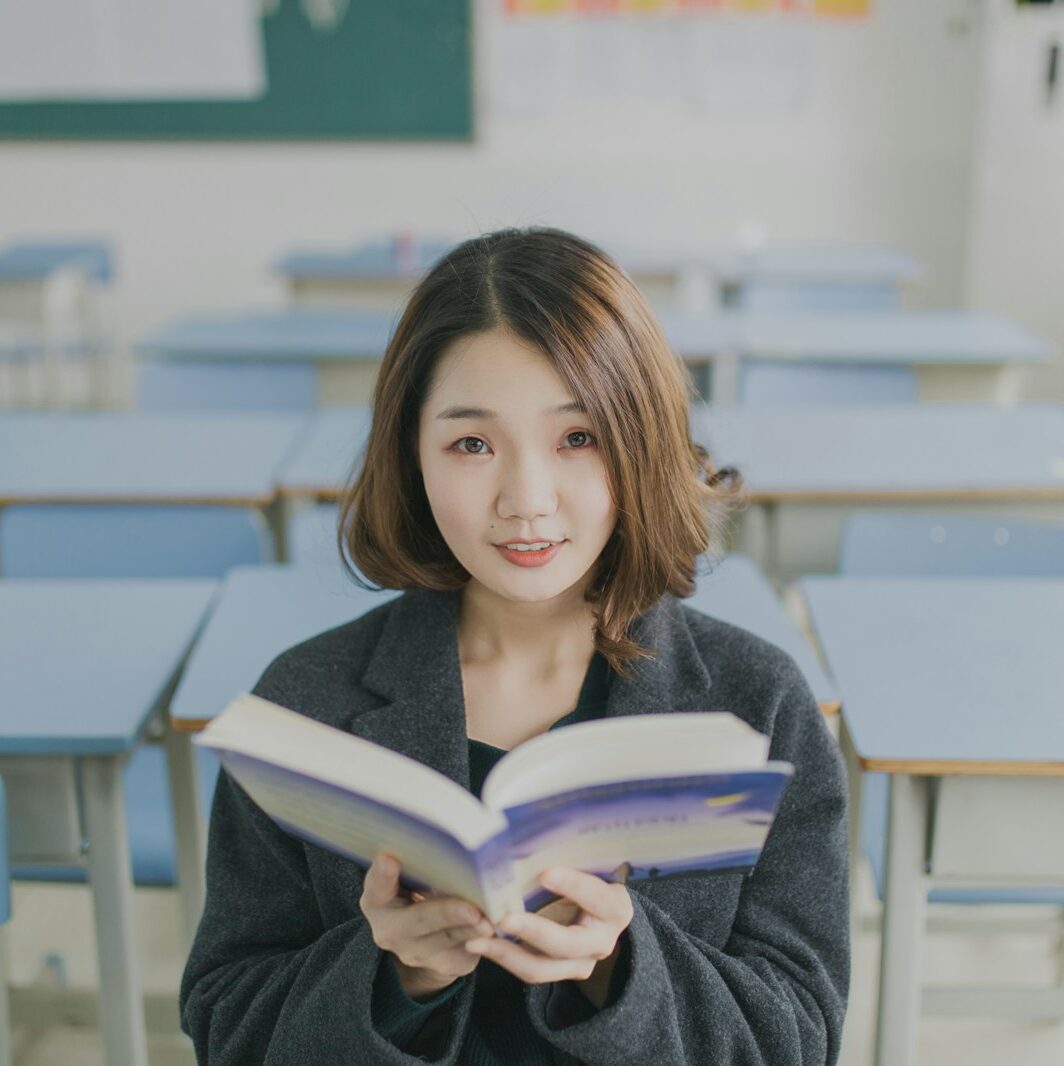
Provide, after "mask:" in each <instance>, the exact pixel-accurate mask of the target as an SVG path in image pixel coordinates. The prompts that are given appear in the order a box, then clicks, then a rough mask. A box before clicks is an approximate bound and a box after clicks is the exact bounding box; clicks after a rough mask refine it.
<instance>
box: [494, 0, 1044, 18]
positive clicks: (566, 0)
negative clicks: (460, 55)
mask: <svg viewBox="0 0 1064 1066" xmlns="http://www.w3.org/2000/svg"><path fill="white" fill-rule="evenodd" d="M1017 2H1018V3H1024V2H1027V3H1038V2H1042V3H1045V2H1047V0H1017ZM1048 2H1052V0H1048ZM503 4H504V7H505V12H506V14H507V15H509V16H514V17H517V16H524V15H579V16H595V15H640V14H642V15H653V14H662V13H670V12H675V13H682V14H689V13H701V14H713V13H719V14H727V13H735V12H738V13H747V14H758V13H763V12H781V13H783V14H788V15H807V16H813V17H819V18H853V17H862V18H863V17H864V16H866V15H868V14H869V12H870V10H871V7H872V0H503Z"/></svg>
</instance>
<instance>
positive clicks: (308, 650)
mask: <svg viewBox="0 0 1064 1066" xmlns="http://www.w3.org/2000/svg"><path fill="white" fill-rule="evenodd" d="M458 605H459V597H458V594H457V593H435V592H408V593H406V594H405V595H403V596H402V597H400V598H399V599H397V600H394V601H392V602H390V603H386V604H384V605H382V606H381V607H378V608H377V609H375V610H373V611H371V612H370V613H369V614H367V615H365V616H363V617H362V618H359V619H356V620H355V621H353V622H350V623H348V624H347V625H344V626H340V627H339V628H337V629H333V630H330V631H329V632H327V633H322V634H321V635H320V636H317V637H314V638H313V639H311V640H308V641H306V642H305V643H303V644H300V645H299V646H297V647H295V648H292V649H290V650H289V651H287V652H285V653H284V654H282V655H281V656H279V657H278V658H277V659H276V660H275V661H274V662H273V663H272V664H271V665H270V666H269V668H268V669H267V670H266V672H265V673H264V674H263V676H262V678H261V680H260V681H259V684H258V685H257V687H256V689H255V691H256V693H258V694H259V695H262V696H264V697H266V698H267V699H271V700H274V701H276V702H278V703H281V704H283V705H285V706H287V707H290V708H292V709H294V710H297V711H300V712H302V713H304V714H307V715H310V716H312V717H314V718H317V719H319V720H321V721H323V722H327V723H329V724H330V725H334V726H338V727H340V728H341V729H345V730H349V731H351V732H352V733H355V734H357V735H359V736H361V737H365V738H366V739H368V740H372V741H375V742H376V743H378V744H382V745H384V746H386V747H388V748H391V749H393V750H395V751H400V752H403V753H404V754H406V755H409V756H411V757H413V758H415V759H418V760H420V761H421V762H423V763H427V764H428V765H429V766H432V767H434V768H435V769H437V770H439V771H440V772H441V773H443V774H446V775H447V776H449V777H451V778H453V779H454V780H455V781H458V782H459V783H460V784H462V785H463V786H465V787H468V786H469V753H468V743H467V736H466V723H465V706H464V701H463V695H462V679H461V671H460V667H459V661H458V645H457V618H458ZM633 635H634V636H635V637H636V639H637V640H639V641H640V643H642V644H643V645H644V646H647V647H651V648H654V649H656V652H657V656H656V658H655V659H653V660H645V661H643V662H640V663H639V664H638V665H636V667H635V676H634V677H633V679H632V680H630V681H624V680H622V679H620V678H619V677H615V678H614V681H613V684H612V687H611V690H610V696H609V702H608V704H607V715H608V716H613V715H622V714H654V713H657V712H662V711H702V710H730V711H733V712H734V713H736V714H737V715H739V716H740V717H742V718H744V719H745V720H746V721H748V722H749V723H750V724H751V725H752V726H754V727H755V728H756V729H758V730H759V731H761V732H762V733H765V734H767V735H769V736H770V737H771V750H770V757H771V758H773V759H786V760H788V761H790V762H792V763H794V765H795V767H796V771H795V776H794V779H793V781H792V783H791V785H790V787H789V788H788V790H787V791H786V792H785V794H784V798H783V801H782V804H781V806H780V810H779V813H778V816H777V819H776V822H775V824H774V825H773V827H772V829H771V831H770V833H769V836H768V840H767V841H766V844H765V848H764V851H763V853H762V856H761V859H760V860H759V862H758V865H757V867H756V868H755V870H754V872H753V873H752V874H750V875H749V876H748V877H744V876H742V875H741V874H725V875H716V876H701V875H699V876H693V877H678V878H664V879H661V880H657V881H649V882H642V883H633V884H631V885H630V886H629V888H630V893H631V896H632V902H633V905H634V908H635V917H634V919H633V921H632V924H631V926H630V927H629V929H628V930H627V932H626V933H625V934H624V935H625V936H627V937H629V938H630V941H629V943H630V949H631V954H630V967H631V968H630V972H629V974H628V979H627V982H626V984H625V986H624V989H623V991H622V993H621V994H620V996H619V997H618V999H617V1000H616V1001H615V1002H614V1003H613V1004H611V1005H610V1006H609V1007H607V1008H606V1009H604V1010H602V1011H599V1012H597V1013H596V1014H593V1015H592V1017H591V1018H590V1019H589V1020H583V1021H580V1022H578V1023H577V1024H571V1025H565V1024H564V1019H560V1018H559V1017H558V1015H557V1013H556V1012H554V1011H552V1008H551V1000H552V986H550V985H531V986H529V987H528V989H527V994H526V1003H527V1009H528V1012H529V1015H530V1017H531V1019H532V1022H533V1024H534V1026H535V1028H536V1030H537V1031H538V1032H539V1033H540V1034H541V1035H542V1036H543V1038H544V1039H545V1040H547V1041H548V1042H549V1043H550V1044H551V1046H552V1047H553V1048H554V1049H556V1050H557V1052H558V1054H557V1055H556V1058H557V1060H558V1061H559V1062H563V1063H571V1062H573V1061H576V1062H580V1063H589V1064H594V1066H646V1064H647V1063H649V1062H655V1063H660V1064H663V1066H664V1064H677V1066H679V1064H687V1063H689V1064H695V1063H698V1064H700V1066H701V1064H708V1063H712V1064H720V1066H755V1064H764V1066H798V1064H803V1066H813V1064H822V1063H829V1064H830V1063H834V1062H835V1061H836V1058H837V1056H838V1052H839V1039H840V1035H841V1030H842V1021H843V1014H844V1011H845V1003H846V996H847V990H848V983H849V942H848V918H847V907H848V864H847V832H846V793H845V787H844V780H843V770H842V763H841V759H840V757H839V753H838V749H837V747H836V745H835V743H834V741H833V740H832V738H831V736H830V734H829V733H828V731H827V729H826V728H825V725H824V722H823V720H822V718H821V714H820V711H819V709H818V707H817V705H816V703H815V702H814V700H813V697H812V695H811V694H810V692H809V689H808V687H807V686H806V684H805V681H804V679H803V678H802V676H801V674H800V673H799V671H798V669H797V667H796V666H795V665H794V663H793V662H792V661H791V660H790V659H789V658H788V657H787V655H786V654H784V653H783V652H782V651H780V650H779V649H777V648H776V647H774V646H773V645H770V644H767V643H766V642H764V641H762V640H760V639H759V638H757V637H755V636H753V635H751V634H750V633H747V632H745V631H744V630H741V629H737V628H735V627H733V626H729V625H726V624H724V623H723V622H719V621H717V620H715V619H713V618H709V617H707V616H705V615H703V614H700V613H699V612H697V611H695V610H693V609H691V608H689V607H686V606H685V605H683V604H682V603H681V602H680V601H678V600H675V599H673V598H671V597H666V598H664V599H663V600H661V601H660V603H659V604H658V605H657V606H655V607H654V608H653V609H652V610H650V611H649V612H648V613H647V614H646V615H645V616H643V618H641V619H639V621H638V622H637V623H636V629H635V632H634V634H633ZM362 881H363V871H362V869H361V867H359V866H357V865H356V864H354V863H352V862H348V861H346V860H344V859H342V858H339V857H337V856H335V855H333V854H331V853H329V852H326V851H324V850H322V849H320V848H317V847H314V846H311V845H308V844H304V843H302V842H300V841H299V840H297V839H295V838H294V837H292V836H290V835H288V834H287V833H284V832H282V831H281V830H280V829H278V828H276V827H275V826H274V825H273V823H272V822H270V820H269V819H268V818H267V817H266V816H265V815H264V814H262V812H261V811H260V810H259V809H258V808H257V807H256V806H255V805H254V804H253V803H252V802H251V801H250V800H249V799H248V798H247V796H246V795H245V794H244V793H243V792H242V791H241V790H240V789H239V788H237V787H236V786H234V785H233V784H232V782H231V781H230V780H229V779H228V778H227V777H226V775H224V774H222V775H221V777H220V778H219V782H218V788H217V791H216V794H215V799H214V807H213V810H212V814H211V826H210V842H209V850H208V859H207V902H206V908H205V912H204V915H203V919H202V921H201V923H200V926H199V931H198V933H197V936H196V941H195V944H194V946H193V949H192V954H191V956H190V958H189V960H188V965H187V967H186V970H185V975H184V980H183V982H182V988H181V1011H182V1022H183V1025H184V1027H185V1029H186V1031H187V1032H188V1033H189V1034H190V1035H191V1036H192V1038H193V1041H194V1042H195V1045H196V1050H197V1054H198V1057H199V1061H200V1063H210V1064H212V1066H253V1064H257V1063H269V1064H271V1066H297V1064H311V1063H313V1064H315V1066H326V1064H333V1063H335V1064H337V1066H339V1064H341V1063H344V1064H350V1066H363V1064H376V1063H381V1064H389V1063H393V1064H395V1066H408V1064H412V1063H415V1062H422V1061H425V1060H426V1059H429V1060H432V1061H439V1062H442V1063H449V1064H450V1063H459V1062H461V1058H460V1048H461V1044H462V1038H463V1033H464V1030H465V1027H466V1025H467V1024H468V1023H469V1014H470V1006H471V1002H472V995H473V982H472V981H467V982H465V987H463V988H462V989H461V991H460V992H459V993H458V994H457V995H456V996H455V997H454V998H453V999H452V1001H451V1004H450V1007H449V1008H448V1009H445V1010H442V1011H441V1014H442V1017H443V1022H442V1028H441V1026H440V1025H436V1026H435V1027H433V1026H432V1025H431V1024H430V1026H427V1027H426V1029H433V1031H432V1032H431V1033H428V1034H426V1038H425V1039H426V1041H428V1042H427V1043H426V1044H425V1046H424V1047H422V1048H418V1049H414V1050H417V1051H420V1054H419V1055H415V1054H410V1053H407V1052H404V1051H401V1050H400V1049H399V1048H397V1047H395V1046H394V1045H392V1044H390V1043H389V1042H388V1041H386V1040H385V1039H383V1038H382V1037H381V1036H380V1035H379V1034H378V1033H377V1032H376V1030H375V1029H374V1028H373V1024H372V1022H371V1016H370V1003H371V994H372V987H373V980H374V976H375V974H376V972H377V968H378V966H379V964H380V962H381V958H382V953H381V950H380V949H379V948H378V947H377V946H376V945H375V944H374V942H373V938H372V936H371V934H370V928H369V925H368V923H367V922H366V920H365V919H364V917H363V916H362V912H361V910H360V908H359V902H358V901H359V897H360V895H361V893H362ZM553 998H554V999H555V1000H558V999H561V998H563V997H553ZM558 1026H561V1027H558ZM422 1056H423V1057H422Z"/></svg>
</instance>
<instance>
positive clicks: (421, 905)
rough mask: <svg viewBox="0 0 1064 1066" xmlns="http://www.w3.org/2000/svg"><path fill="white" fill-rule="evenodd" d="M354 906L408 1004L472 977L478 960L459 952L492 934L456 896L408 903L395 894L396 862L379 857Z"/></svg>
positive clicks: (481, 918) (397, 891)
mask: <svg viewBox="0 0 1064 1066" xmlns="http://www.w3.org/2000/svg"><path fill="white" fill-rule="evenodd" d="M359 906H360V907H361V908H362V913H363V914H364V915H365V916H366V920H367V921H368V922H369V926H370V929H371V930H372V932H373V941H374V943H375V944H376V945H377V947H379V948H380V949H381V950H382V951H387V952H389V953H390V954H391V955H392V960H393V962H394V963H395V968H396V970H397V971H398V973H399V979H400V981H401V982H402V985H403V989H404V991H405V992H406V994H407V995H408V996H410V997H411V999H428V998H430V997H431V996H433V995H435V994H436V993H437V992H440V991H441V990H442V989H444V988H446V987H447V986H448V985H450V984H452V983H453V982H455V981H456V980H457V979H458V978H459V977H464V976H465V975H466V974H468V973H472V972H473V970H475V969H476V967H477V963H478V962H479V961H480V956H478V955H472V954H470V953H469V952H468V951H466V950H465V944H466V941H468V940H472V939H473V938H474V937H484V936H492V935H493V934H494V932H495V929H494V927H493V926H492V924H491V923H490V922H489V921H488V920H487V919H486V918H485V917H484V915H483V914H481V913H480V911H479V910H478V909H477V908H476V907H474V906H473V904H472V903H468V902H466V901H465V900H462V899H459V898H458V897H457V896H431V897H424V896H420V895H417V894H416V893H415V897H414V898H413V899H411V898H408V897H407V896H406V895H405V894H403V893H402V892H401V891H400V888H399V862H398V860H397V859H396V858H395V857H394V856H391V855H386V854H384V853H381V854H380V855H378V856H377V857H376V858H375V859H374V860H373V864H372V865H371V866H370V868H369V870H368V871H367V873H366V879H365V884H364V887H363V890H362V898H361V899H360V900H359Z"/></svg>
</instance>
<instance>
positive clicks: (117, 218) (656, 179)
mask: <svg viewBox="0 0 1064 1066" xmlns="http://www.w3.org/2000/svg"><path fill="white" fill-rule="evenodd" d="M476 3H477V56H478V66H479V87H478V115H477V126H478V135H477V138H476V140H475V142H474V143H473V144H469V145H427V144H426V145H405V146H404V145H397V146H391V145H384V144H342V143H324V144H283V143H282V144H276V143H274V144H258V145H254V144H252V145H247V144H240V145H236V144H231V145H215V144H187V145H183V144H158V143H155V144H151V143H149V144H123V143H83V144H29V143H24V144H4V143H0V238H2V237H6V236H9V235H11V234H14V233H24V232H42V233H51V232H55V233H66V232H79V233H81V232H98V233H102V234H109V235H112V236H113V239H114V241H115V244H116V247H117V251H118V255H119V259H120V270H121V290H120V302H119V308H118V311H119V316H120V321H121V326H122V330H123V333H124V335H125V336H126V337H130V336H136V335H137V334H139V333H141V332H143V331H144V330H145V329H146V328H149V327H153V326H155V325H157V324H158V323H160V322H161V321H164V320H166V319H167V318H169V317H171V316H174V315H176V314H180V313H184V312H189V311H197V310H208V309H227V308H233V307H240V306H243V305H247V304H249V303H256V302H260V303H261V302H268V301H270V300H273V299H279V298H280V288H279V286H278V285H277V283H276V282H275V281H273V280H271V279H270V277H269V276H268V273H267V269H266V268H267V264H268V263H270V262H271V261H272V260H274V259H276V258H277V257H278V256H279V255H280V254H281V253H283V252H284V251H286V250H288V249H289V248H290V247H291V246H293V245H297V244H298V245H306V244H312V245H313V244H326V245H336V246H339V245H344V244H349V243H351V242H352V241H353V240H354V239H355V238H358V237H361V236H364V235H370V234H374V233H377V232H380V231H382V230H387V229H389V228H392V227H412V228H416V229H421V230H428V231H434V232H442V233H455V234H459V235H460V234H464V233H468V232H470V231H475V230H479V229H487V228H491V227H495V226H498V225H503V224H529V223H550V224H555V225H561V226H565V227H569V228H572V229H574V230H577V231H580V232H585V233H588V234H589V235H593V236H595V237H597V238H599V239H606V238H607V237H612V238H616V239H619V240H624V241H625V242H629V243H630V242H636V241H646V242H650V243H654V244H674V245H683V246H689V245H695V244H698V243H701V242H711V241H719V240H721V239H727V238H731V237H733V236H734V235H735V233H736V231H737V230H738V229H739V228H740V227H741V226H744V225H749V224H750V223H752V222H753V223H757V224H758V225H760V226H762V227H763V228H764V229H765V231H766V232H767V234H768V236H769V237H772V238H781V239H813V240H821V239H823V240H844V241H853V242H881V243H886V244H890V245H895V246H898V247H900V248H903V249H906V250H908V251H909V252H911V253H912V254H914V255H916V256H917V257H918V258H919V259H921V260H923V261H924V262H925V263H926V264H927V265H928V266H929V268H930V271H931V275H930V278H929V281H928V284H927V286H926V288H925V290H924V292H923V294H922V295H921V299H920V302H922V303H925V304H943V303H949V302H956V301H957V300H958V299H959V297H960V295H961V291H962V274H963V261H964V256H965V250H966V249H965V234H966V224H967V222H968V219H969V211H970V205H969V202H968V201H969V175H970V160H971V153H972V143H973V142H972V137H973V121H974V108H973V98H974V87H975V77H976V63H977V59H978V51H979V50H978V47H977V45H978V40H977V38H978V33H977V32H976V29H975V27H974V26H973V25H972V18H971V11H972V10H973V9H972V5H971V3H970V2H969V0H876V2H875V3H874V4H873V12H874V13H873V16H872V17H871V18H869V19H868V20H867V21H864V22H861V21H858V22H847V21H840V22H832V23H826V22H818V23H816V24H810V25H809V26H807V27H806V28H805V29H804V30H802V31H800V32H799V33H798V34H796V35H795V37H794V42H795V46H796V47H800V48H802V49H804V51H803V52H802V56H803V57H804V58H803V59H802V63H804V66H801V65H800V66H799V70H800V72H801V71H804V74H803V75H802V77H803V80H802V85H803V94H804V99H803V102H802V104H801V106H800V107H798V108H797V109H793V110H785V113H781V111H780V109H779V108H776V109H773V108H771V107H769V108H763V109H760V110H759V108H758V106H757V104H756V100H757V93H756V92H755V91H753V90H752V91H751V94H750V98H751V99H752V100H753V101H754V103H752V104H749V105H748V106H740V107H739V110H740V111H742V112H744V113H742V114H735V113H734V111H733V110H731V109H730V107H729V106H725V105H721V106H719V107H716V108H714V107H710V108H708V109H705V110H703V111H702V112H698V111H695V110H693V109H690V108H684V107H677V106H676V104H675V101H668V100H666V101H658V102H655V101H654V100H652V99H648V100H647V101H646V102H643V103H638V102H636V101H630V102H629V103H628V104H627V105H626V106H625V107H623V108H621V107H619V106H617V105H616V104H609V103H607V102H604V101H599V102H597V103H596V102H591V103H587V104H585V105H581V104H579V103H578V102H577V103H572V104H571V105H567V106H566V107H565V108H564V109H562V110H556V111H552V112H548V113H547V114H545V115H542V116H541V117H539V118H536V117H534V116H531V117H530V116H526V117H525V118H523V119H522V120H521V122H520V123H518V122H515V121H513V120H512V118H511V117H508V116H507V114H506V113H505V109H504V108H503V107H502V105H501V103H500V101H502V100H503V99H504V95H503V94H502V92H501V91H500V85H499V82H500V79H501V78H504V77H507V76H510V75H508V74H507V73H506V72H505V71H502V70H501V69H500V66H501V63H500V58H503V59H505V60H506V61H507V62H512V57H506V56H505V55H504V54H503V53H502V52H501V51H500V48H501V45H502V43H503V42H504V41H505V37H504V36H502V35H503V34H504V33H505V32H506V31H505V28H504V27H503V26H502V25H501V19H500V18H499V16H498V14H497V13H496V12H497V10H498V8H497V6H496V4H495V3H494V2H492V0H476ZM500 6H501V5H500ZM753 17H754V16H744V18H746V19H747V20H749V19H751V18H753ZM744 25H747V26H749V25H751V23H750V22H749V21H747V22H746V23H744ZM730 32H740V31H736V30H734V27H733V29H732V31H730ZM742 32H746V31H742ZM778 43H779V42H778V41H777V44H778ZM783 44H784V46H785V47H789V45H788V42H787V39H786V38H784V39H783ZM749 47H750V48H753V47H755V46H754V45H750V46H749ZM751 55H753V53H751ZM707 61H708V60H707ZM718 61H720V57H719V55H718ZM752 67H753V73H752V82H753V79H754V78H756V77H757V76H758V68H757V65H756V63H755V64H752ZM510 69H511V71H512V68H510ZM763 69H764V66H763V65H762V70H763ZM744 99H745V94H744V93H743V92H742V86H741V85H740V87H739V92H738V93H736V95H735V97H734V98H733V100H732V102H731V103H732V104H735V103H736V102H739V103H740V104H741V102H742V101H743V100H744Z"/></svg>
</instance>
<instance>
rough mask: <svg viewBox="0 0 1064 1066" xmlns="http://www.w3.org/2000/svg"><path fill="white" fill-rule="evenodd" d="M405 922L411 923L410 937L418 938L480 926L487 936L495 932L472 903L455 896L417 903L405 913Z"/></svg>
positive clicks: (409, 928) (409, 926)
mask: <svg viewBox="0 0 1064 1066" xmlns="http://www.w3.org/2000/svg"><path fill="white" fill-rule="evenodd" d="M403 920H404V922H409V923H410V924H409V925H408V926H407V928H408V930H409V935H411V936H416V937H424V936H430V935H431V934H432V933H437V932H439V931H440V930H443V929H460V928H462V927H463V926H467V925H468V926H474V927H476V926H479V927H480V928H482V929H484V930H485V935H487V936H490V935H491V933H492V932H493V931H494V930H493V928H492V926H491V924H490V923H489V922H488V921H487V919H486V918H485V917H484V915H482V914H481V913H480V911H479V910H477V908H476V907H474V906H473V904H472V903H467V902H466V901H465V900H464V899H458V898H456V897H453V896H451V897H446V898H444V899H439V900H435V899H428V900H425V901H424V902H423V903H415V904H414V905H413V906H412V907H410V909H409V910H407V911H405V912H404V913H403Z"/></svg>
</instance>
